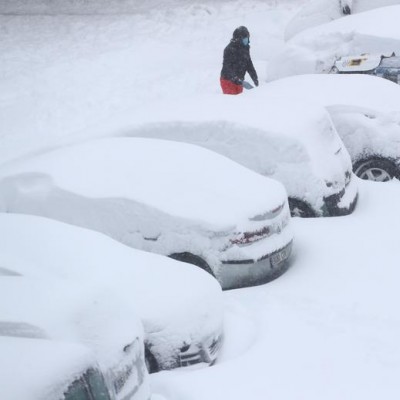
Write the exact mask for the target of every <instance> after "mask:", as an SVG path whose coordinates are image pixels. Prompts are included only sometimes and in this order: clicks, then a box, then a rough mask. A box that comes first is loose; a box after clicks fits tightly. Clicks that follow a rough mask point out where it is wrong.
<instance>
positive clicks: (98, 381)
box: [86, 369, 111, 400]
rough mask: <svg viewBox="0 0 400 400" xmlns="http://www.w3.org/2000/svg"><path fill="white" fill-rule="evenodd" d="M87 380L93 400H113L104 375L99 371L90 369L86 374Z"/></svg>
mask: <svg viewBox="0 0 400 400" xmlns="http://www.w3.org/2000/svg"><path fill="white" fill-rule="evenodd" d="M86 379H87V382H88V385H89V387H90V392H91V394H92V398H93V400H111V397H110V394H109V392H108V389H107V386H106V383H105V381H104V378H103V375H102V374H101V373H100V372H99V371H97V370H95V369H90V370H89V371H88V372H87V374H86Z"/></svg>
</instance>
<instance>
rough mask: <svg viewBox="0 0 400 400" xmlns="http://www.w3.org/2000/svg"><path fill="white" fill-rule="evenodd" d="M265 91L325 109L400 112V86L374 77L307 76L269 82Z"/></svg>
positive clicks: (357, 75) (361, 75)
mask: <svg viewBox="0 0 400 400" xmlns="http://www.w3.org/2000/svg"><path fill="white" fill-rule="evenodd" d="M265 91H267V92H268V93H270V95H274V94H277V93H282V92H285V93H287V94H288V95H290V96H291V97H292V99H294V98H297V99H298V101H306V102H315V103H317V104H320V105H323V106H328V107H330V106H341V105H343V106H354V107H361V108H362V107H364V108H366V109H371V110H375V111H378V112H385V113H390V112H398V110H399V108H398V104H400V86H399V85H396V84H394V83H393V82H390V81H388V80H386V79H382V78H379V77H375V76H370V75H363V74H354V75H340V74H308V75H297V76H291V77H287V78H283V79H279V80H277V81H273V82H269V83H268V85H266V86H265Z"/></svg>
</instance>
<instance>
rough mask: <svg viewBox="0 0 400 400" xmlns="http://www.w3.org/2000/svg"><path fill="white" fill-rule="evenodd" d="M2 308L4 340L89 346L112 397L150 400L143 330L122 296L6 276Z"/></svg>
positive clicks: (1, 284)
mask: <svg viewBox="0 0 400 400" xmlns="http://www.w3.org/2000/svg"><path fill="white" fill-rule="evenodd" d="M0 304H1V309H0V310H1V311H0V337H1V336H8V337H25V338H32V339H49V340H55V341H64V342H70V343H77V344H82V345H85V346H86V347H88V348H89V349H91V350H92V351H93V353H94V355H95V357H96V360H97V362H98V364H99V366H100V368H101V370H102V371H103V375H104V377H105V381H106V383H107V386H108V388H109V393H110V394H111V395H112V396H113V398H115V399H117V400H128V399H129V400H148V399H149V398H150V388H149V381H148V374H147V370H146V364H145V358H144V342H143V327H142V325H141V323H140V321H139V319H138V318H137V317H136V316H135V314H134V312H133V310H132V309H131V308H129V307H128V306H127V305H126V304H125V303H124V302H123V301H122V300H120V299H119V298H118V296H117V293H115V292H113V291H110V290H105V289H104V288H102V287H100V286H96V287H91V286H90V285H83V286H82V285H79V286H77V284H76V283H75V284H71V283H69V282H68V283H65V282H63V281H61V280H56V279H45V278H28V277H22V276H20V277H10V276H1V277H0ZM2 357H3V355H2ZM0 375H1V374H0ZM21 384H23V383H22V382H21Z"/></svg>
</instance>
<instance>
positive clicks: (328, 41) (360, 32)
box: [267, 5, 400, 81]
mask: <svg viewBox="0 0 400 400" xmlns="http://www.w3.org/2000/svg"><path fill="white" fill-rule="evenodd" d="M399 17H400V5H395V6H389V7H383V8H377V9H374V10H370V11H366V12H363V13H359V14H354V15H349V16H346V17H344V18H339V19H336V20H334V21H331V22H329V23H325V24H322V25H318V26H315V27H313V28H310V29H306V30H304V31H302V32H300V33H298V34H297V35H296V36H294V37H293V38H292V39H290V40H289V41H288V42H286V44H285V45H284V46H283V47H282V48H281V49H280V51H279V52H278V53H277V54H276V56H275V57H274V58H273V59H272V60H271V62H270V63H269V65H268V74H267V79H268V80H269V81H271V80H274V79H279V78H282V77H284V76H290V75H299V74H306V73H315V72H318V73H320V72H329V71H330V70H331V68H332V66H333V65H334V64H335V62H336V60H337V59H338V58H340V57H343V56H348V55H351V54H362V53H369V54H385V53H389V54H392V53H393V52H394V53H396V54H400V32H399V29H398V20H399ZM377 21H382V23H377Z"/></svg>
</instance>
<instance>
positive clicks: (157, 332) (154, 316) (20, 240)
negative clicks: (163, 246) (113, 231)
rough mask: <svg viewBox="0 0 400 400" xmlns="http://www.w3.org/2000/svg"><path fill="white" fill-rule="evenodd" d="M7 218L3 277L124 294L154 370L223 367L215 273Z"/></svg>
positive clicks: (90, 235) (0, 261)
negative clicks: (59, 282) (219, 359)
mask: <svg viewBox="0 0 400 400" xmlns="http://www.w3.org/2000/svg"><path fill="white" fill-rule="evenodd" d="M0 220H1V222H0V265H1V266H2V268H1V270H0V275H3V276H8V277H10V279H11V278H12V279H16V277H18V276H23V277H27V278H30V279H33V278H35V279H39V278H40V279H43V280H46V279H47V280H49V278H52V277H55V278H58V279H60V280H61V279H63V280H65V281H68V284H71V286H73V285H76V284H81V283H82V282H84V283H85V282H90V284H91V286H92V287H93V288H96V287H100V288H102V287H105V288H107V289H108V290H110V291H114V292H117V293H118V297H119V298H120V299H122V301H123V303H124V304H125V305H126V306H127V307H129V308H130V309H132V310H133V312H134V313H133V317H135V315H137V316H138V317H139V318H140V320H141V321H142V324H143V327H144V341H145V358H146V365H147V367H148V370H149V372H157V371H160V370H165V369H172V368H178V367H188V366H191V367H195V366H199V367H200V366H207V365H212V364H214V363H215V362H216V360H217V357H218V355H219V351H220V348H221V345H222V338H223V315H224V314H223V298H222V290H221V287H220V285H219V284H218V282H217V281H216V280H215V279H214V278H213V277H211V275H210V274H208V273H206V272H204V271H202V270H201V269H199V268H197V267H195V266H193V265H185V264H183V263H180V262H177V261H175V260H173V259H170V258H167V257H163V256H160V255H157V254H151V253H148V252H143V251H139V250H136V249H132V248H130V247H128V246H125V245H123V244H121V243H119V242H117V241H115V240H113V239H111V238H109V237H107V236H105V235H103V234H100V233H98V232H94V231H91V230H88V229H82V228H79V227H77V226H73V225H68V224H64V223H61V222H58V221H54V220H51V219H47V218H42V217H37V216H32V215H17V214H8V213H4V214H0ZM54 238H57V240H54ZM49 243H51V246H49V245H48V244H49ZM125 314H126V315H125V318H126V319H129V318H130V315H128V312H126V313H125Z"/></svg>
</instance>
